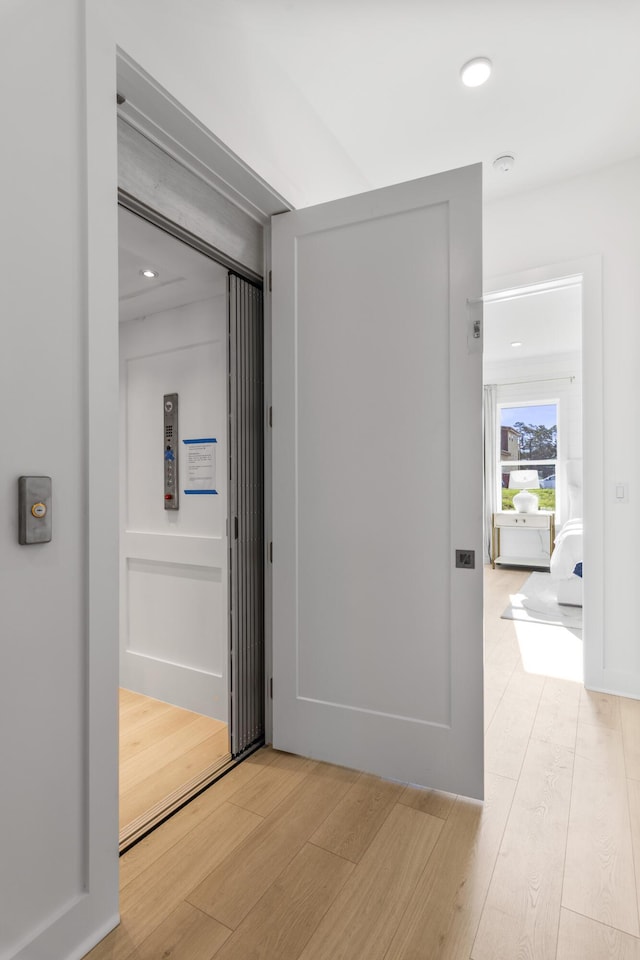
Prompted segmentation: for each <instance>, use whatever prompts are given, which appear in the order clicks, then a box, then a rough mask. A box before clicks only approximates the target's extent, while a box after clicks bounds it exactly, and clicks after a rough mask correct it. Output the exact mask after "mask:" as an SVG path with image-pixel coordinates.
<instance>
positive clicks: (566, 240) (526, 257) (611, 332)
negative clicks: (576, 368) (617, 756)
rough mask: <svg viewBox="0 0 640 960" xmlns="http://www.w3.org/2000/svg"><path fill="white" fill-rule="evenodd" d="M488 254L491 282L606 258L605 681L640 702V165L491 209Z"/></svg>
mask: <svg viewBox="0 0 640 960" xmlns="http://www.w3.org/2000/svg"><path fill="white" fill-rule="evenodd" d="M484 254H485V263H484V267H485V275H486V276H488V277H489V276H497V275H504V274H515V273H518V272H521V271H525V270H529V269H531V268H533V267H539V266H543V265H548V264H553V263H559V262H562V261H567V260H576V259H579V258H582V257H589V256H592V255H594V254H600V255H601V256H602V271H603V276H602V313H603V324H604V345H603V356H602V365H603V382H604V396H603V415H604V437H605V454H604V483H605V508H604V597H605V617H604V624H605V629H604V635H603V637H602V638H600V639H601V641H602V651H603V652H602V658H601V663H600V664H599V665H598V666H599V670H600V684H599V685H601V686H602V688H604V689H610V690H613V691H616V692H619V693H623V694H627V695H629V696H635V697H640V645H639V644H638V643H637V640H636V635H637V630H636V629H635V627H634V625H633V624H632V623H631V622H630V598H632V597H633V596H634V595H635V592H636V581H637V559H636V552H637V541H638V522H639V520H640V484H639V483H638V480H637V470H638V466H639V465H640V464H639V460H640V458H639V447H638V431H637V423H638V415H639V413H640V410H639V407H640V391H639V390H638V375H637V368H638V357H639V356H640V354H639V347H640V326H639V324H638V316H639V314H640V271H639V270H638V263H640V159H637V158H636V159H634V160H630V161H628V162H626V163H622V164H617V165H615V166H614V167H610V168H607V169H605V170H602V171H600V172H598V173H596V174H592V175H590V176H584V177H576V178H575V179H572V180H568V181H565V182H563V183H559V184H556V185H554V186H551V187H548V188H545V189H542V190H537V191H535V192H532V193H530V194H526V195H522V196H520V197H514V198H512V199H508V200H504V201H502V202H500V203H494V204H490V205H488V206H487V208H486V211H485V248H484ZM585 428H586V429H588V428H589V424H588V423H586V422H585ZM616 481H628V482H629V503H628V504H622V505H621V504H616V503H614V500H613V487H614V484H615V482H616ZM587 482H588V477H586V478H585V484H586V483H587Z"/></svg>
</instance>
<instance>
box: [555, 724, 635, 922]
mask: <svg viewBox="0 0 640 960" xmlns="http://www.w3.org/2000/svg"><path fill="white" fill-rule="evenodd" d="M562 905H563V906H564V907H566V908H567V909H568V910H573V911H574V912H575V913H580V914H582V915H583V916H585V917H590V918H591V919H592V920H598V921H600V922H601V923H605V924H608V925H610V926H612V927H616V928H617V929H619V930H622V931H624V932H625V933H629V934H631V935H632V936H638V935H639V933H640V928H639V926H638V904H637V895H636V885H635V874H634V863H633V853H632V835H631V825H630V820H629V803H628V796H627V780H626V778H625V776H624V753H623V748H622V734H621V733H620V731H619V730H616V729H611V728H610V727H609V726H606V725H605V726H598V725H595V724H591V723H590V722H584V721H583V722H581V723H579V726H578V737H577V742H576V758H575V768H574V783H573V793H572V798H571V817H570V821H569V829H568V836H567V855H566V863H565V876H564V891H563V897H562Z"/></svg>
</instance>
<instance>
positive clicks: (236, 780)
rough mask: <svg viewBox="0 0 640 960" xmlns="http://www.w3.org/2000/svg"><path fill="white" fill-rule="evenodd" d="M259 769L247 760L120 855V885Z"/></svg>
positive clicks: (157, 858)
mask: <svg viewBox="0 0 640 960" xmlns="http://www.w3.org/2000/svg"><path fill="white" fill-rule="evenodd" d="M260 769H261V766H260V765H258V764H253V763H251V761H250V760H245V761H244V762H243V763H241V764H239V765H238V766H237V767H234V769H233V770H230V771H229V773H227V774H225V776H224V777H223V778H222V779H221V780H219V781H218V782H217V783H215V784H213V785H212V786H211V787H209V789H208V790H205V791H204V793H201V794H200V796H199V797H195V799H193V800H192V801H191V802H190V803H188V804H187V805H186V807H183V808H182V810H179V811H178V812H177V813H175V814H174V815H173V816H172V817H171V818H170V819H169V820H167V822H166V823H164V824H162V826H161V827H159V828H158V829H157V830H154V831H153V833H150V834H149V836H148V837H145V838H144V840H141V841H140V842H139V843H137V844H136V845H135V847H132V848H131V850H129V851H127V853H125V854H124V856H122V857H120V889H121V890H122V889H124V887H125V886H126V885H127V884H128V883H130V882H131V881H132V880H134V879H135V878H136V877H137V876H139V874H141V873H142V872H143V871H144V870H146V869H147V867H150V866H151V864H153V863H156V862H157V861H158V860H159V859H160V857H161V856H162V855H163V854H164V853H166V852H167V851H168V850H170V849H171V847H173V846H175V845H176V844H177V843H180V842H181V841H183V840H184V838H185V837H186V836H187V834H188V833H190V832H191V830H193V829H195V827H197V826H198V825H199V824H200V823H201V822H202V821H203V820H204V819H206V818H207V817H208V816H210V815H211V814H212V813H214V811H215V810H217V809H218V808H219V807H221V806H222V804H223V803H224V802H225V801H226V800H228V799H229V797H230V796H231V795H232V794H233V793H235V791H236V790H237V789H238V788H239V787H241V786H243V784H245V783H248V782H249V781H250V780H251V779H252V778H253V777H255V776H257V774H258V773H259V772H260Z"/></svg>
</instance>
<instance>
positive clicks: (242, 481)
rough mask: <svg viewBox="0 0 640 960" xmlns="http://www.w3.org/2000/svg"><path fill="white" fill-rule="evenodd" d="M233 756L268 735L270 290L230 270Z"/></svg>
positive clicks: (230, 632) (230, 630) (230, 530)
mask: <svg viewBox="0 0 640 960" xmlns="http://www.w3.org/2000/svg"><path fill="white" fill-rule="evenodd" d="M228 304H229V526H230V529H229V601H230V602H229V637H230V677H231V690H230V697H231V704H230V706H231V709H230V717H231V754H232V755H233V756H234V757H237V756H239V755H240V754H242V753H244V751H246V750H248V749H249V748H250V747H252V746H253V745H255V744H258V743H260V742H261V741H262V740H263V739H264V710H265V688H264V684H265V680H264V636H265V624H264V610H265V605H264V573H265V540H264V428H265V423H264V417H265V414H264V324H263V297H262V290H261V289H260V288H259V287H258V286H256V285H254V284H253V283H250V282H248V281H247V280H244V279H243V278H242V277H239V276H237V275H236V274H234V273H229V296H228Z"/></svg>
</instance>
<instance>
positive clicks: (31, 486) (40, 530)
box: [18, 477, 51, 545]
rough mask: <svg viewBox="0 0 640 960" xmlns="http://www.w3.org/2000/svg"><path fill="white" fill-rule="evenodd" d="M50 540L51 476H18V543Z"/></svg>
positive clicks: (46, 541) (47, 541)
mask: <svg viewBox="0 0 640 960" xmlns="http://www.w3.org/2000/svg"><path fill="white" fill-rule="evenodd" d="M50 540H51V477H19V478H18V543H21V544H23V545H26V544H30V543H49V541H50Z"/></svg>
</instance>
